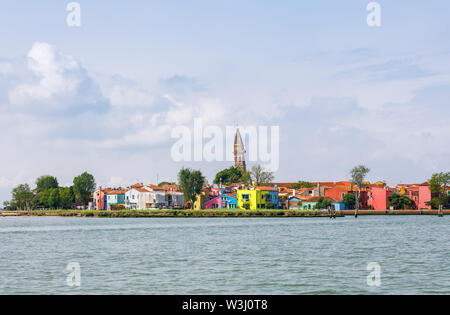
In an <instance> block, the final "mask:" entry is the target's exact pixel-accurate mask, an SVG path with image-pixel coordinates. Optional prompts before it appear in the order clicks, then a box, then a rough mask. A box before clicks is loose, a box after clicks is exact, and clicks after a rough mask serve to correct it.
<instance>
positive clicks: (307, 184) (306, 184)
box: [291, 180, 314, 189]
mask: <svg viewBox="0 0 450 315" xmlns="http://www.w3.org/2000/svg"><path fill="white" fill-rule="evenodd" d="M313 187H314V185H313V184H312V183H310V182H305V181H302V180H299V181H298V183H296V184H294V185H291V188H292V189H300V188H313Z"/></svg>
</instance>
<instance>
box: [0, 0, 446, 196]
mask: <svg viewBox="0 0 450 315" xmlns="http://www.w3.org/2000/svg"><path fill="white" fill-rule="evenodd" d="M68 2H69V1H39V2H37V1H34V2H30V1H9V0H4V1H2V10H1V11H0V48H1V49H0V114H1V117H0V124H1V126H2V137H1V138H0V145H1V147H2V148H4V149H6V150H7V151H6V152H8V153H7V154H5V153H3V154H1V156H0V162H1V164H0V165H2V166H1V168H0V200H5V199H7V198H9V194H10V191H11V189H12V187H13V186H15V185H17V184H19V183H23V182H29V183H33V181H34V179H35V178H36V177H37V176H39V175H41V174H47V173H48V174H52V175H55V176H57V177H58V179H59V180H60V183H61V184H64V185H65V184H70V183H71V181H72V178H73V177H74V176H75V175H77V174H79V173H81V172H83V171H85V170H87V171H90V172H92V173H93V174H94V175H95V176H96V179H97V182H98V184H101V185H108V184H109V185H114V184H122V185H127V184H131V183H133V182H134V181H137V180H139V181H145V182H156V176H157V174H158V176H159V179H160V180H175V179H176V173H177V171H178V169H179V168H180V167H182V166H183V165H187V166H192V167H195V168H201V169H202V171H203V172H204V173H205V174H206V175H207V176H208V177H209V179H212V177H213V175H214V174H215V173H216V172H217V171H218V170H220V169H221V168H223V167H226V166H228V164H227V163H218V162H217V163H190V164H189V163H188V164H186V163H185V164H183V163H175V162H173V161H172V160H171V159H170V147H171V145H172V144H173V139H170V130H171V128H173V127H174V126H175V125H177V124H184V125H187V126H192V123H193V119H194V118H203V119H204V120H205V121H214V124H217V125H219V126H225V125H233V124H234V123H235V122H236V118H235V117H236V113H237V114H238V115H239V119H238V120H239V123H240V124H243V125H268V126H270V125H279V126H280V133H281V139H280V159H281V166H280V168H279V170H278V171H277V173H276V178H277V180H279V181H297V180H299V179H302V180H342V179H347V178H348V172H349V169H350V168H351V167H352V166H354V165H357V164H361V163H362V164H365V165H367V166H369V167H370V168H371V169H372V171H371V173H370V175H369V179H370V180H372V181H376V180H387V181H388V183H389V184H396V183H400V182H402V183H406V182H421V181H424V180H426V179H427V178H429V176H430V174H431V173H432V172H436V171H448V170H449V168H450V165H449V164H450V146H449V140H448V134H450V127H449V125H450V121H449V117H450V116H449V104H448V103H449V100H450V63H449V58H450V41H449V40H448V38H450V22H449V20H448V16H449V13H450V4H449V3H448V1H437V0H436V1H427V2H425V1H406V0H397V1H378V2H379V3H380V5H381V8H382V17H381V22H382V25H381V27H376V28H374V27H369V26H368V25H367V24H366V17H367V15H368V12H367V11H366V6H367V4H368V3H369V1H362V0H353V1H332V0H327V1H326V0H317V1H268V0H265V1H256V0H255V1H243V0H240V1H126V2H125V1H98V0H90V1H78V2H79V3H80V5H81V18H82V20H81V23H82V25H81V27H79V28H76V27H75V28H70V27H68V26H67V25H66V16H67V14H68V13H67V12H66V10H65V9H66V5H67V3H68ZM4 152H5V151H4ZM165 156H166V157H167V158H162V157H165Z"/></svg>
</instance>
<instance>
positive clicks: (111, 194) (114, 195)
mask: <svg viewBox="0 0 450 315" xmlns="http://www.w3.org/2000/svg"><path fill="white" fill-rule="evenodd" d="M125 193H126V190H124V189H122V188H118V189H107V190H105V204H106V210H111V207H114V206H118V205H123V206H124V207H125Z"/></svg>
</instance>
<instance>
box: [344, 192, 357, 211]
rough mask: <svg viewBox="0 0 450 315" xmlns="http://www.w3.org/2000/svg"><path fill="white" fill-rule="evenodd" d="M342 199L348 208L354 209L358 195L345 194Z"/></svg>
mask: <svg viewBox="0 0 450 315" xmlns="http://www.w3.org/2000/svg"><path fill="white" fill-rule="evenodd" d="M342 201H343V202H344V203H345V207H346V208H347V209H353V208H354V207H355V204H356V197H355V195H354V194H345V195H344V198H342Z"/></svg>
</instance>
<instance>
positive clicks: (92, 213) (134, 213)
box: [0, 210, 343, 218]
mask: <svg viewBox="0 0 450 315" xmlns="http://www.w3.org/2000/svg"><path fill="white" fill-rule="evenodd" d="M2 215H8V216H15V215H16V216H62V217H106V218H108V217H109V218H143V217H159V218H167V217H203V218H204V217H327V216H328V213H326V212H323V211H311V210H119V211H96V210H33V211H17V212H12V211H8V212H5V213H3V214H2V212H1V211H0V216H2ZM337 216H343V215H337Z"/></svg>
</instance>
